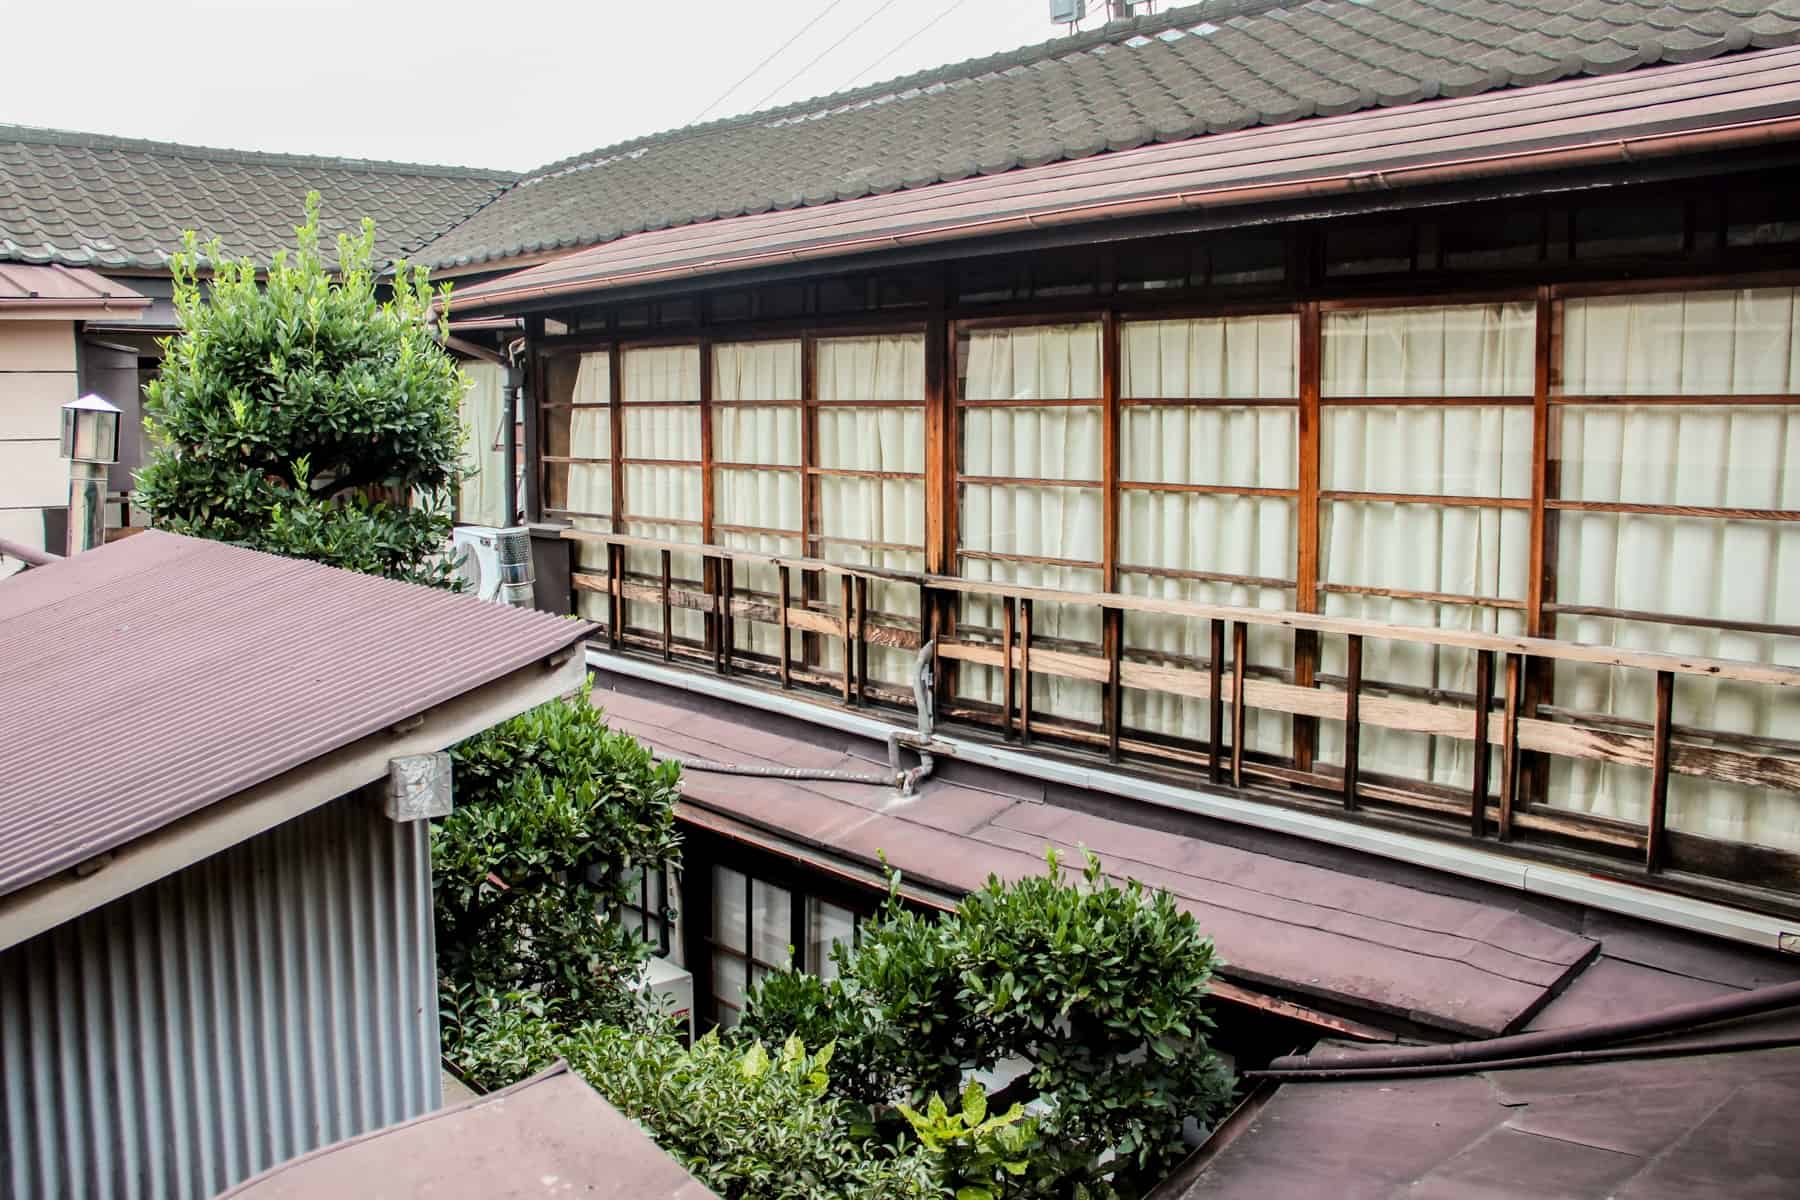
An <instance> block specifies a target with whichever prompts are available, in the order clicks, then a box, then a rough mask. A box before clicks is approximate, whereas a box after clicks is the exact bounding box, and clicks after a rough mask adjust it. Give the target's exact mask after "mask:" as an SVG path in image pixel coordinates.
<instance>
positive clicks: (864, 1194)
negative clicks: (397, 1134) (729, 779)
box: [451, 996, 946, 1200]
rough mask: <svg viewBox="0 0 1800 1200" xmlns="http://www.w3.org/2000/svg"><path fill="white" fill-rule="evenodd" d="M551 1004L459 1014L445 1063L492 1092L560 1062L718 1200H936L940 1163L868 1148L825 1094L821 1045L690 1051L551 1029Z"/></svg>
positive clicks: (705, 1041)
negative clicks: (452, 1051) (454, 1043)
mask: <svg viewBox="0 0 1800 1200" xmlns="http://www.w3.org/2000/svg"><path fill="white" fill-rule="evenodd" d="M554 1018H555V1013H554V1011H553V1006H552V1008H551V1009H547V1008H546V1007H545V1006H544V1005H543V1004H542V1003H541V1002H538V1001H535V1000H531V999H528V998H525V997H517V996H515V997H508V998H504V999H496V1000H495V1001H494V1002H493V1003H491V1004H489V1005H486V1006H484V1007H482V1008H480V1009H478V1010H474V1011H471V1012H470V1013H469V1014H468V1020H469V1024H468V1025H467V1026H466V1027H465V1028H464V1030H463V1033H464V1034H465V1036H463V1037H462V1038H460V1039H459V1042H458V1045H459V1047H460V1050H459V1053H458V1054H456V1055H452V1056H451V1061H452V1062H453V1063H454V1064H455V1065H456V1066H457V1067H458V1069H459V1070H461V1071H462V1072H463V1073H464V1075H465V1076H466V1077H468V1078H469V1079H471V1081H473V1082H475V1083H477V1084H478V1085H480V1086H484V1087H495V1086H499V1085H501V1084H503V1083H510V1082H512V1081H513V1080H515V1079H519V1078H523V1077H524V1076H525V1075H528V1074H530V1073H531V1072H533V1071H536V1070H541V1069H542V1068H543V1067H545V1066H548V1065H549V1064H550V1063H551V1062H553V1061H555V1060H556V1059H557V1058H566V1059H568V1060H569V1065H570V1066H571V1067H573V1068H574V1069H575V1071H576V1072H577V1073H578V1074H580V1075H581V1077H582V1078H583V1079H585V1080H587V1082H588V1083H589V1084H590V1085H592V1086H593V1088H594V1089H595V1090H596V1091H598V1092H599V1093H600V1094H601V1095H603V1096H605V1097H606V1098H607V1099H608V1100H609V1101H611V1102H612V1104H613V1106H614V1107H616V1108H618V1109H619V1110H620V1111H621V1112H623V1113H624V1114H625V1115H626V1116H629V1117H632V1118H634V1119H635V1120H636V1121H638V1123H639V1124H641V1125H642V1126H643V1127H644V1129H645V1131H646V1132H647V1133H649V1135H650V1136H651V1137H652V1138H654V1139H655V1140H656V1142H657V1144H658V1145H660V1146H661V1147H662V1148H663V1149H664V1150H666V1151H667V1152H668V1153H669V1154H670V1155H671V1156H672V1157H674V1158H675V1159H676V1160H677V1161H678V1162H680V1163H681V1164H682V1166H684V1167H686V1168H687V1170H688V1171H689V1172H691V1173H692V1174H693V1175H694V1176H695V1177H696V1178H698V1179H699V1180H700V1181H701V1182H702V1183H705V1184H706V1185H707V1186H708V1187H710V1188H711V1189H712V1190H713V1191H715V1192H717V1193H718V1194H719V1195H720V1196H721V1197H724V1200H936V1198H937V1197H940V1196H943V1195H945V1194H946V1193H945V1192H944V1191H943V1189H942V1188H941V1187H940V1185H939V1182H938V1180H939V1169H940V1168H939V1164H938V1163H937V1162H936V1161H935V1160H934V1159H933V1158H932V1157H931V1156H929V1155H927V1154H926V1153H925V1152H923V1151H922V1150H921V1149H920V1148H919V1147H918V1146H917V1145H916V1144H914V1145H912V1146H910V1147H904V1148H903V1147H893V1146H886V1147H884V1146H874V1145H871V1144H869V1143H868V1142H867V1141H866V1139H864V1138H862V1137H860V1136H858V1135H857V1133H856V1132H855V1131H854V1130H853V1127H852V1122H853V1118H854V1113H853V1112H852V1111H851V1110H850V1109H848V1108H847V1106H846V1105H845V1104H844V1102H843V1101H841V1100H838V1099H837V1098H835V1097H834V1096H832V1095H831V1094H830V1091H829V1077H828V1068H829V1064H830V1061H831V1051H830V1047H829V1046H827V1047H824V1048H822V1049H820V1050H819V1051H816V1052H813V1053H810V1054H809V1053H808V1052H807V1051H806V1050H805V1048H804V1047H803V1046H802V1044H801V1042H800V1041H799V1039H797V1038H795V1039H790V1040H789V1041H787V1042H786V1043H783V1044H782V1048H781V1049H780V1050H779V1051H777V1052H776V1053H774V1054H770V1053H769V1052H768V1050H767V1049H765V1048H764V1047H763V1046H762V1045H761V1044H760V1043H751V1044H749V1045H736V1044H730V1045H728V1044H726V1043H724V1042H721V1041H720V1040H719V1039H717V1038H715V1037H711V1036H709V1037H705V1038H702V1039H700V1041H699V1042H698V1043H696V1044H695V1046H694V1047H693V1048H692V1049H691V1050H689V1049H687V1048H685V1047H683V1046H682V1045H681V1044H680V1043H679V1042H677V1041H676V1040H675V1039H674V1038H672V1037H669V1036H668V1035H666V1034H660V1033H655V1032H647V1031H642V1030H635V1031H634V1030H627V1029H620V1028H617V1027H612V1026H607V1025H603V1024H599V1023H596V1022H588V1023H582V1024H575V1025H559V1024H558V1023H557V1022H556V1021H555V1019H554Z"/></svg>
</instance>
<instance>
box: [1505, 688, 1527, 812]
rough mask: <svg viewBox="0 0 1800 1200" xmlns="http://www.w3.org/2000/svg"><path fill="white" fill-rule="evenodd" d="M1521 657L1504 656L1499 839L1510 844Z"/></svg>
mask: <svg viewBox="0 0 1800 1200" xmlns="http://www.w3.org/2000/svg"><path fill="white" fill-rule="evenodd" d="M1523 660H1524V656H1523V655H1521V654H1509V655H1507V656H1506V719H1505V724H1504V726H1503V731H1504V733H1505V736H1506V745H1504V746H1503V747H1501V750H1500V840H1501V841H1503V842H1509V841H1511V840H1512V833H1513V808H1514V806H1515V805H1516V804H1517V803H1518V797H1519V688H1520V685H1521V678H1520V677H1521V676H1522V675H1523V673H1524V669H1525V664H1524V661H1523Z"/></svg>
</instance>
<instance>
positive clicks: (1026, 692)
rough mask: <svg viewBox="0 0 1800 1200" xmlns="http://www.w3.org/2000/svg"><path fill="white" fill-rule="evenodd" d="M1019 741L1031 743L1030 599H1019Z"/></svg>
mask: <svg viewBox="0 0 1800 1200" xmlns="http://www.w3.org/2000/svg"><path fill="white" fill-rule="evenodd" d="M1019 741H1020V742H1021V743H1022V744H1023V745H1027V746H1029V745H1030V744H1031V601H1030V600H1020V601H1019Z"/></svg>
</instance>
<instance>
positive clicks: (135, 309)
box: [0, 262, 150, 321]
mask: <svg viewBox="0 0 1800 1200" xmlns="http://www.w3.org/2000/svg"><path fill="white" fill-rule="evenodd" d="M149 307H150V298H149V297H148V296H143V295H140V294H138V293H137V292H134V291H132V290H131V289H130V288H128V287H126V286H125V285H124V284H122V283H120V282H119V281H117V280H116V279H108V278H106V277H105V276H103V275H98V274H95V273H94V272H93V271H89V270H85V269H83V268H80V267H63V266H35V265H32V264H29V263H8V262H0V317H4V318H6V319H8V320H18V319H20V318H23V319H25V320H39V321H57V320H61V321H83V320H92V319H93V318H95V317H105V318H107V319H108V320H112V321H135V320H139V319H141V318H142V316H143V314H144V310H146V309H148V308H149Z"/></svg>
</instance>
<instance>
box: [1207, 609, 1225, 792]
mask: <svg viewBox="0 0 1800 1200" xmlns="http://www.w3.org/2000/svg"><path fill="white" fill-rule="evenodd" d="M1210 624H1211V626H1212V657H1211V659H1210V660H1209V661H1208V662H1207V664H1206V673H1207V680H1208V683H1209V685H1210V686H1209V689H1208V692H1207V708H1208V709H1209V714H1208V715H1209V717H1210V719H1211V725H1212V728H1211V737H1210V740H1209V741H1208V743H1207V747H1206V758H1207V761H1208V763H1210V764H1211V766H1212V781H1213V782H1214V783H1224V782H1225V622H1223V621H1221V620H1219V619H1218V618H1217V617H1214V618H1213V619H1212V621H1211V622H1210Z"/></svg>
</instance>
